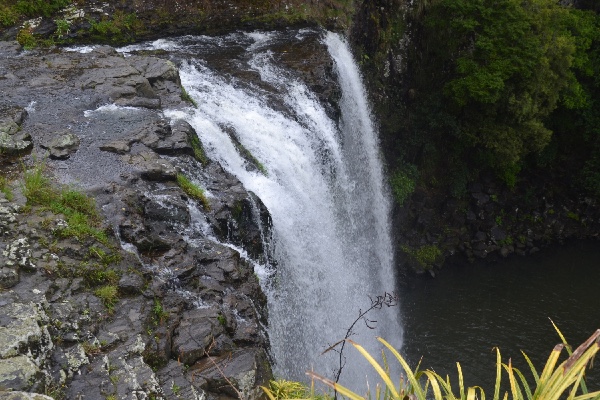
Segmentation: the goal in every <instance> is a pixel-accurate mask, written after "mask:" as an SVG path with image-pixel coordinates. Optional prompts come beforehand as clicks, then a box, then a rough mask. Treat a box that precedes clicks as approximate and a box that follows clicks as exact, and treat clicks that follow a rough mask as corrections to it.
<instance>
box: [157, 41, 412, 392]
mask: <svg viewBox="0 0 600 400" xmlns="http://www.w3.org/2000/svg"><path fill="white" fill-rule="evenodd" d="M238 35H240V34H238ZM271 35H275V34H265V33H254V34H246V35H245V36H244V40H246V41H250V42H251V43H250V45H248V46H247V47H246V48H245V50H244V51H245V53H244V54H245V58H244V59H245V62H246V66H245V67H246V68H248V69H250V70H252V71H254V73H258V74H259V75H260V80H261V81H262V82H265V83H267V84H269V86H270V87H271V88H274V90H275V91H276V93H275V95H274V94H273V90H264V89H262V88H261V87H260V86H257V85H253V84H242V83H240V82H239V81H238V80H237V79H233V78H231V76H228V75H227V74H221V73H219V72H216V71H215V70H213V69H211V68H209V67H208V66H207V65H206V64H205V63H203V62H202V61H201V60H198V59H194V58H188V62H187V63H185V64H184V65H183V66H182V67H181V70H180V75H181V80H182V84H183V86H184V87H185V89H186V91H187V92H188V93H189V94H190V95H191V96H192V97H193V98H194V100H195V101H196V102H197V104H198V108H197V109H190V111H189V113H188V114H186V115H185V116H184V118H186V119H187V120H188V122H190V123H191V124H192V126H193V127H194V128H195V129H196V131H197V132H198V135H199V137H200V139H201V141H202V143H203V144H204V146H205V149H206V151H207V153H208V154H209V156H210V157H211V158H212V159H214V160H217V161H218V162H220V163H221V164H222V165H223V167H224V168H225V169H227V170H228V171H229V172H231V173H232V174H234V175H235V176H236V177H237V178H238V179H239V180H240V181H241V182H242V183H243V185H244V186H245V187H246V189H248V190H250V191H252V192H254V193H255V194H256V195H257V196H258V197H259V198H260V199H261V200H262V202H263V203H264V204H265V205H266V207H267V208H268V210H269V212H270V214H271V216H272V220H273V227H272V241H273V242H272V243H271V246H272V247H271V248H272V249H273V254H274V257H275V259H276V260H277V268H276V271H275V272H274V273H272V275H271V276H270V277H269V278H268V279H269V282H268V284H267V285H264V287H265V290H266V291H267V297H268V308H269V328H268V333H269V337H270V341H271V349H272V354H273V357H274V360H275V366H274V367H275V373H276V375H277V376H280V377H285V378H287V379H297V380H302V381H306V380H307V379H306V377H305V374H304V373H305V371H307V370H310V369H314V370H315V371H316V372H318V373H320V374H322V375H325V376H329V377H331V376H333V372H334V371H335V370H336V368H337V365H338V364H337V363H338V355H337V354H336V353H334V352H329V353H327V354H326V355H321V353H322V352H323V350H325V349H326V348H327V347H329V346H330V345H332V344H334V343H335V342H337V341H338V340H340V339H343V338H344V335H345V334H346V330H347V329H348V328H349V327H350V325H351V324H352V322H353V321H354V320H355V319H356V318H357V316H358V313H359V310H361V309H362V310H365V309H367V308H368V307H369V306H370V301H369V296H372V297H373V296H377V295H380V294H383V292H384V291H387V292H391V291H393V290H394V289H395V288H394V286H395V279H394V273H393V249H392V244H391V237H390V226H389V220H390V215H389V214H390V205H389V201H388V194H387V189H386V186H385V184H384V178H383V171H382V166H381V159H380V155H379V150H378V140H377V132H376V129H375V126H374V124H373V121H372V119H371V114H370V110H369V106H368V102H367V98H366V94H365V89H364V87H363V85H362V82H361V77H360V73H359V70H358V67H357V65H356V62H355V61H354V60H353V58H352V55H351V52H350V50H349V48H348V45H347V44H346V42H345V41H344V40H343V39H341V38H340V37H339V36H338V35H336V34H333V33H326V34H325V35H324V38H323V40H324V43H325V44H326V46H327V48H328V50H329V53H330V55H331V58H332V60H333V61H334V65H335V70H336V73H337V76H338V79H339V84H340V87H341V90H342V98H341V101H340V110H341V120H340V121H333V120H332V119H331V118H330V117H329V116H328V114H327V113H326V111H325V109H324V108H323V106H322V105H321V104H320V103H319V101H318V100H317V97H316V96H315V94H314V93H312V92H311V91H310V89H309V88H308V87H307V86H306V85H305V84H304V83H302V82H301V81H299V80H298V79H296V78H293V76H292V75H291V74H290V72H289V71H286V70H285V69H284V68H282V67H280V66H278V65H276V63H275V62H274V57H273V55H272V53H271V52H270V51H269V50H268V49H267V46H266V45H267V44H268V43H269V41H270V40H271ZM162 45H164V43H162ZM273 96H275V97H276V98H277V105H276V106H275V105H273V100H272V99H273ZM232 134H233V136H235V138H236V140H237V141H238V142H239V143H241V145H242V146H243V147H245V148H246V149H247V150H248V151H249V152H250V153H251V154H252V155H253V157H254V158H255V159H256V160H258V162H260V164H261V165H262V166H264V172H261V171H259V170H257V169H256V168H248V161H247V159H244V158H243V157H242V156H241V155H240V154H239V152H238V149H237V148H236V144H235V143H234V142H233V141H232ZM398 314H399V309H398V307H395V308H384V309H382V310H380V311H375V312H374V314H371V315H370V317H371V319H373V320H377V324H376V328H375V329H374V330H371V329H368V328H367V327H366V326H365V324H364V323H362V322H360V323H359V324H357V329H356V336H354V337H353V339H354V340H356V341H358V342H360V343H364V344H367V345H366V346H365V347H367V349H369V350H370V351H372V352H375V353H377V350H376V349H377V347H375V346H374V345H368V343H374V342H375V340H374V337H375V336H376V335H380V336H383V337H385V338H386V339H388V340H389V341H390V342H392V343H393V344H394V345H395V346H396V347H399V346H400V345H401V336H402V331H401V327H400V325H399V322H398V320H399V318H398ZM345 354H346V356H347V357H348V359H347V363H346V366H345V367H344V370H343V374H342V379H341V381H342V383H344V382H346V383H349V382H350V383H351V386H356V387H358V388H364V387H365V384H364V382H365V377H366V376H367V375H368V372H367V371H368V370H369V369H370V368H368V366H367V365H366V364H365V362H364V361H362V358H361V357H360V356H358V355H356V352H355V351H354V350H353V349H349V348H347V349H346V351H345ZM369 376H371V375H369ZM371 382H372V381H371ZM352 383H354V385H352Z"/></svg>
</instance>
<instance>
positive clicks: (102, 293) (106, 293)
mask: <svg viewBox="0 0 600 400" xmlns="http://www.w3.org/2000/svg"><path fill="white" fill-rule="evenodd" d="M94 294H95V295H96V296H98V297H99V298H100V300H102V303H103V304H104V306H105V307H106V308H107V309H108V311H109V312H111V313H112V312H113V311H114V308H115V305H116V304H117V302H118V301H119V289H118V288H117V287H116V286H114V285H106V286H102V287H101V288H98V289H96V290H95V291H94Z"/></svg>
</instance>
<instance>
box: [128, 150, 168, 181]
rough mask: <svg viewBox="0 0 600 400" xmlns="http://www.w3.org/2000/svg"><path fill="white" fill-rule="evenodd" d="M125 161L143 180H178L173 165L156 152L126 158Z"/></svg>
mask: <svg viewBox="0 0 600 400" xmlns="http://www.w3.org/2000/svg"><path fill="white" fill-rule="evenodd" d="M125 161H126V162H127V163H128V164H131V165H133V167H134V168H135V170H136V172H137V173H138V174H139V175H140V176H141V177H142V178H144V179H147V180H149V181H174V180H175V179H176V178H177V170H176V169H175V167H174V166H173V164H172V163H171V162H170V161H168V160H165V159H163V158H161V157H160V156H159V155H158V154H156V153H154V152H150V151H146V152H143V153H140V154H135V155H131V156H126V157H125Z"/></svg>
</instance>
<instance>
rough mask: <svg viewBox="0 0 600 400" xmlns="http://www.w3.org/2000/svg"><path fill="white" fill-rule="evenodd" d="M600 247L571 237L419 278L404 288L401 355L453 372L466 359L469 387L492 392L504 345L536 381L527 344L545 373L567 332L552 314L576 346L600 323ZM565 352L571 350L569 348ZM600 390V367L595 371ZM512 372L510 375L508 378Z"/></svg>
mask: <svg viewBox="0 0 600 400" xmlns="http://www.w3.org/2000/svg"><path fill="white" fill-rule="evenodd" d="M599 284H600V246H599V245H598V242H587V241H584V242H581V241H578V242H572V243H568V244H566V245H564V246H560V247H554V248H548V249H545V250H543V251H541V252H539V253H537V254H535V255H532V256H528V257H516V256H515V257H510V258H508V259H505V260H501V261H498V262H496V263H493V264H490V263H483V262H480V263H475V264H463V265H454V266H448V267H446V268H444V269H443V270H442V271H441V272H440V273H439V274H437V277H436V278H435V279H432V278H428V279H413V280H411V281H410V282H409V283H408V284H406V283H405V284H404V285H403V286H404V287H403V288H402V289H401V291H400V292H401V306H402V310H401V314H402V315H401V318H402V321H403V326H404V330H405V332H404V346H403V349H402V354H403V355H405V356H406V357H407V358H408V359H409V360H410V365H411V366H414V365H416V364H417V363H418V362H419V359H420V358H421V357H422V362H421V368H422V369H427V368H430V369H433V370H435V371H436V372H438V373H439V374H440V375H442V376H445V375H446V374H449V375H450V376H451V379H452V382H453V385H454V386H455V385H456V384H457V382H458V381H457V378H456V377H457V373H456V362H460V364H461V367H462V371H463V374H464V376H465V385H468V386H474V385H480V386H482V387H483V388H484V390H485V391H486V393H487V394H488V395H491V394H492V393H493V387H494V381H495V376H496V375H495V374H496V369H495V367H496V355H495V352H494V351H493V348H494V347H498V348H499V349H500V352H501V354H502V359H503V361H504V362H508V359H509V358H511V359H512V362H513V365H515V366H516V367H517V368H519V369H520V370H521V371H522V372H523V373H524V374H525V376H526V378H527V379H528V381H529V382H530V384H531V383H532V382H533V378H532V377H531V374H530V372H529V368H528V366H527V364H526V362H525V360H524V358H523V356H522V354H521V350H523V351H524V352H525V353H526V354H527V355H528V356H529V357H530V358H531V360H532V361H533V363H534V365H535V367H536V368H537V369H538V371H541V369H542V368H543V366H544V364H545V362H546V359H547V358H548V356H549V355H550V352H551V350H552V348H553V347H554V345H556V344H558V343H560V338H559V337H558V335H557V334H556V332H555V331H554V328H553V327H552V324H551V323H550V320H549V318H551V319H552V320H553V321H554V322H555V323H556V325H557V326H558V327H559V328H560V329H561V331H562V332H563V334H564V335H565V336H566V338H567V340H568V341H569V344H571V345H572V346H574V347H576V346H578V345H579V344H581V343H582V342H583V341H584V340H586V339H587V338H588V337H589V336H590V335H591V334H592V333H593V332H594V331H595V330H596V329H598V328H600V290H599V289H598V287H599ZM564 353H565V354H566V351H565V352H564ZM587 376H588V383H589V384H588V387H589V389H590V390H598V389H599V388H600V366H598V365H596V366H594V367H593V368H592V369H591V370H589V372H588V375H587ZM506 377H507V375H506V374H504V376H503V380H504V381H505V382H506V380H507V378H506Z"/></svg>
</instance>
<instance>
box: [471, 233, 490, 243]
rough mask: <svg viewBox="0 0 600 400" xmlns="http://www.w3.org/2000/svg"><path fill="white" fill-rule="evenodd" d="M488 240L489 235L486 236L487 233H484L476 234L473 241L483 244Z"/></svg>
mask: <svg viewBox="0 0 600 400" xmlns="http://www.w3.org/2000/svg"><path fill="white" fill-rule="evenodd" d="M486 239H487V235H486V234H485V232H482V231H477V232H475V236H474V237H473V241H475V242H483V241H484V240H486Z"/></svg>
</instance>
